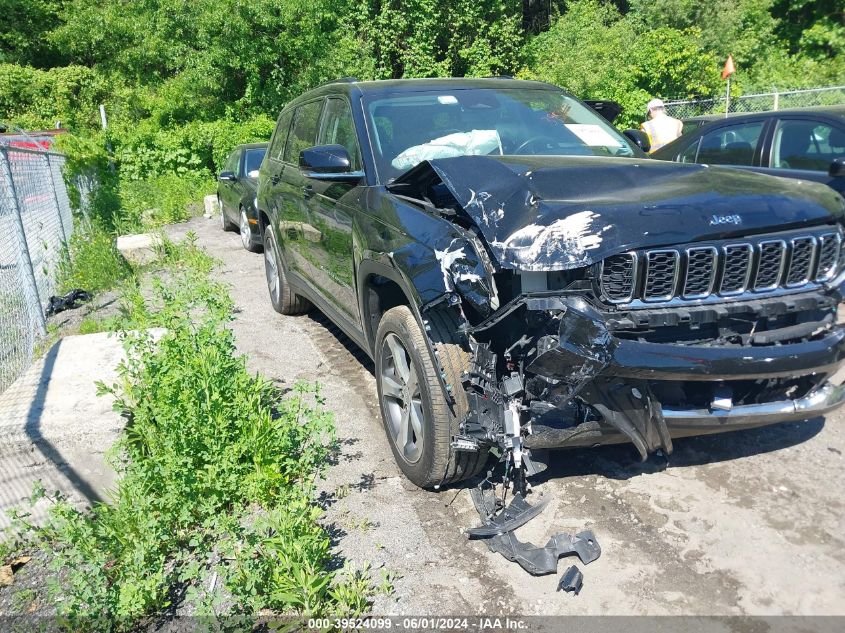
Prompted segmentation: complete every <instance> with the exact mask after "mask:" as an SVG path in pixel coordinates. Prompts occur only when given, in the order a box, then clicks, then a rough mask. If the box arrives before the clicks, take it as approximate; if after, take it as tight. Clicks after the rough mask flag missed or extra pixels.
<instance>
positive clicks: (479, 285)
mask: <svg viewBox="0 0 845 633" xmlns="http://www.w3.org/2000/svg"><path fill="white" fill-rule="evenodd" d="M365 208H366V211H365V212H363V213H362V214H360V218H359V235H360V239H361V244H362V248H361V257H362V259H370V260H373V261H376V262H378V263H379V264H381V265H383V266H386V267H388V268H389V269H391V270H394V271H396V273H397V274H398V276H399V277H400V278H401V279H402V280H403V281H404V286H405V287H404V290H405V292H406V294H408V296H409V298H410V299H412V300H413V301H414V302H415V303H416V305H417V306H424V305H426V304H428V303H431V302H434V301H437V300H438V299H441V298H442V297H443V296H444V295H447V294H449V293H452V292H457V293H459V294H460V295H462V296H463V297H464V299H466V300H467V301H468V302H469V304H470V305H471V306H472V307H473V308H474V309H476V310H477V311H479V313H481V314H484V315H486V314H489V312H490V311H491V298H492V295H493V291H492V282H491V279H490V271H489V270H487V269H486V268H485V266H484V263H483V261H482V259H481V257H480V256H479V254H478V252H477V246H476V245H474V244H473V240H472V236H471V235H469V234H468V233H466V232H465V231H462V230H461V229H459V228H458V227H456V226H455V225H453V224H451V223H450V222H448V221H447V220H445V219H443V218H440V217H437V216H435V215H432V214H430V213H428V212H426V211H424V210H422V209H420V208H418V207H416V206H414V205H412V204H408V203H404V202H402V201H400V200H398V199H396V198H395V197H394V196H392V195H390V194H389V193H387V192H386V191H385V190H384V189H383V188H381V187H372V188H370V189H369V190H368V197H367V200H366V206H365Z"/></svg>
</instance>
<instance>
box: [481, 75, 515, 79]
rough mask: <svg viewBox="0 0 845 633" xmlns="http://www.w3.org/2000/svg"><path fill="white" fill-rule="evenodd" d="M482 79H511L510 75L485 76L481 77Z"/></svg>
mask: <svg viewBox="0 0 845 633" xmlns="http://www.w3.org/2000/svg"><path fill="white" fill-rule="evenodd" d="M482 79H513V76H512V75H487V76H486V77H482Z"/></svg>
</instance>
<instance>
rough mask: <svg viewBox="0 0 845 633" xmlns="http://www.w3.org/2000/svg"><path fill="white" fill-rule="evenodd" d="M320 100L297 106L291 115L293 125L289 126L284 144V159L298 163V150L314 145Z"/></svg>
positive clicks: (320, 105) (318, 120)
mask: <svg viewBox="0 0 845 633" xmlns="http://www.w3.org/2000/svg"><path fill="white" fill-rule="evenodd" d="M322 106H323V102H322V100H320V101H312V102H311V103H306V104H303V105H301V106H299V107H298V108H297V109H296V112H294V115H293V125H291V128H290V135H289V136H288V142H287V145H285V156H284V161H285V162H286V163H293V164H294V165H298V164H299V152H301V151H302V150H304V149H308V148H309V147H314V145H315V144H316V139H317V124H318V123H319V122H320V109H321V108H322Z"/></svg>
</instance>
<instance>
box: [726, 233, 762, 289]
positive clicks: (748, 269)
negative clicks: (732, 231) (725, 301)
mask: <svg viewBox="0 0 845 633" xmlns="http://www.w3.org/2000/svg"><path fill="white" fill-rule="evenodd" d="M729 248H744V249H745V250H746V252H747V253H748V264H746V266H745V281H743V282H742V286H740V287H739V288H738V289H737V290H727V291H725V290H722V286H723V285H724V284H725V264H726V263H727V261H728V249H729ZM722 257H723V260H722V275H721V279H719V294H720V295H721V296H723V297H735V296H736V295H741V294H742V293H743V292H745V291H746V290H748V284H749V283H750V282H751V269H752V268H754V247H753V246H752V245H751V244H750V243H748V242H737V243H735V244H725V245H723V246H722Z"/></svg>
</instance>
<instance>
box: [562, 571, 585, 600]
mask: <svg viewBox="0 0 845 633" xmlns="http://www.w3.org/2000/svg"><path fill="white" fill-rule="evenodd" d="M583 586H584V574H582V573H581V570H580V569H578V568H577V567H576V566H575V565H572V566H571V567H570V568H569V569H567V570H566V571H565V572H563V576H561V578H560V582H559V583H558V584H557V590H558V591H571V592H572V593H574V594H575V595H576V596H577V595H578V594H579V593H580V592H581V587H583Z"/></svg>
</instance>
